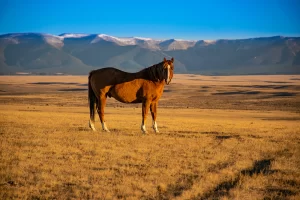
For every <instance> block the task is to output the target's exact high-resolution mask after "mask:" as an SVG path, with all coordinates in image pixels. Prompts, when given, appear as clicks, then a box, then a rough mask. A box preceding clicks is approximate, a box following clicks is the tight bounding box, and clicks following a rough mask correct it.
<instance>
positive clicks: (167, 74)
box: [163, 58, 174, 85]
mask: <svg viewBox="0 0 300 200" xmlns="http://www.w3.org/2000/svg"><path fill="white" fill-rule="evenodd" d="M173 63H174V58H172V59H171V60H167V59H166V58H164V61H163V66H164V79H165V81H166V84H167V85H169V84H170V82H171V80H172V78H173V71H174V64H173Z"/></svg>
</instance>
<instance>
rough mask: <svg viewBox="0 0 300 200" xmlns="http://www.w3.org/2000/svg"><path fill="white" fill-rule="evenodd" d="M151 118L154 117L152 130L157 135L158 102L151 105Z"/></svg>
mask: <svg viewBox="0 0 300 200" xmlns="http://www.w3.org/2000/svg"><path fill="white" fill-rule="evenodd" d="M150 111H151V116H152V128H153V130H154V131H155V133H159V131H158V128H157V123H156V116H157V102H153V103H151V106H150Z"/></svg>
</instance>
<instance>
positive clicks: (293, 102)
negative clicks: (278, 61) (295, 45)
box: [0, 74, 300, 200]
mask: <svg viewBox="0 0 300 200" xmlns="http://www.w3.org/2000/svg"><path fill="white" fill-rule="evenodd" d="M88 119H89V109H88V100H87V77H86V76H1V77H0V199H194V200H196V199H300V169H299V166H300V125H299V124H300V76H298V75H294V76H292V75H290V76H288V75H287V76H200V75H178V74H176V75H175V77H174V79H173V81H172V83H171V84H170V85H169V86H166V87H165V92H164V94H163V97H162V99H161V101H160V103H159V109H158V120H157V122H158V127H159V129H160V133H158V134H156V133H154V131H152V129H151V117H150V114H149V116H148V119H147V129H148V131H149V133H148V134H146V135H143V134H142V133H141V131H140V123H141V105H140V104H122V103H119V102H117V101H115V100H114V99H108V103H107V107H106V121H107V126H108V128H109V129H110V130H111V133H104V132H102V131H101V130H100V127H101V126H100V123H99V120H97V122H98V123H97V125H96V128H98V130H99V131H98V132H91V131H90V130H89V128H88Z"/></svg>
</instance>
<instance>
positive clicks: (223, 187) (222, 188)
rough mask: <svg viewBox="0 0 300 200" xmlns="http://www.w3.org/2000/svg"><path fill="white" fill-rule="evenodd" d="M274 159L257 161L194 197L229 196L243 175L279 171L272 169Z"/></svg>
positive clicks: (266, 173)
mask: <svg viewBox="0 0 300 200" xmlns="http://www.w3.org/2000/svg"><path fill="white" fill-rule="evenodd" d="M272 161H273V160H272V159H263V160H259V161H255V162H254V164H253V167H252V168H250V169H245V170H242V171H241V172H240V173H239V175H238V176H237V177H235V178H234V179H232V180H229V181H228V180H227V181H224V182H222V183H220V184H219V185H217V186H216V187H215V188H213V189H212V190H211V191H208V192H207V193H205V194H204V195H202V196H200V195H198V196H197V197H195V198H194V199H220V198H221V197H224V196H228V195H229V192H230V190H231V189H233V188H235V187H236V186H237V184H238V182H239V181H240V180H241V179H242V177H243V176H250V177H252V176H254V175H260V174H262V175H268V174H273V173H275V172H277V171H275V170H271V163H272ZM286 195H289V193H287V194H286Z"/></svg>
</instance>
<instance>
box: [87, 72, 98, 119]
mask: <svg viewBox="0 0 300 200" xmlns="http://www.w3.org/2000/svg"><path fill="white" fill-rule="evenodd" d="M91 76H92V72H90V74H89V80H88V91H89V92H88V93H89V104H90V119H91V120H92V121H93V122H94V121H95V105H96V106H97V102H98V101H97V97H96V95H95V93H94V91H93V88H92V85H91Z"/></svg>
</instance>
